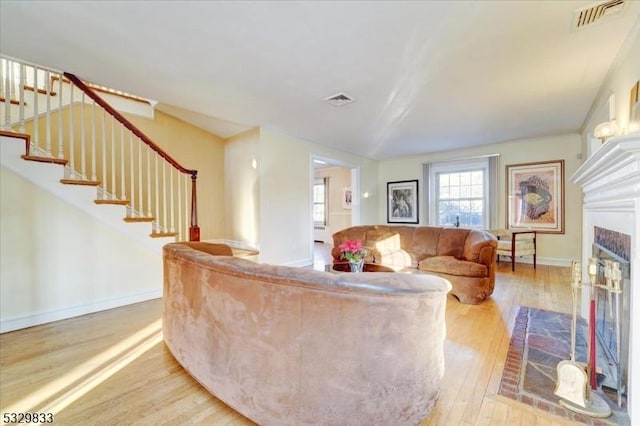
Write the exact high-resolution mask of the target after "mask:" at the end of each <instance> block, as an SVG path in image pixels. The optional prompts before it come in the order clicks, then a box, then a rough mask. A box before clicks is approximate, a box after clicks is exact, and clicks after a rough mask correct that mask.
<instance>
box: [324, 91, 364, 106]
mask: <svg viewBox="0 0 640 426" xmlns="http://www.w3.org/2000/svg"><path fill="white" fill-rule="evenodd" d="M324 100H325V101H327V102H329V103H330V104H331V105H333V106H344V105H346V104H350V103H351V102H355V101H356V100H355V98H353V97H352V96H349V95H347V94H346V93H344V92H340V93H336V94H335V95H331V96H329V97H328V98H324Z"/></svg>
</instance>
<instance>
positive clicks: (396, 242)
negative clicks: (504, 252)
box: [331, 225, 498, 304]
mask: <svg viewBox="0 0 640 426" xmlns="http://www.w3.org/2000/svg"><path fill="white" fill-rule="evenodd" d="M347 240H361V241H362V242H363V244H364V246H365V247H366V248H367V249H368V251H369V253H370V258H369V259H367V260H368V261H369V262H373V263H378V264H381V265H385V266H389V267H391V268H393V269H394V270H396V271H398V272H408V273H412V274H415V273H428V274H434V275H438V276H441V277H443V278H446V279H447V280H449V281H450V282H451V285H452V286H453V289H452V290H451V294H453V295H454V296H455V297H457V298H458V300H459V301H460V302H462V303H468V304H477V303H481V302H482V301H484V300H486V299H487V298H488V297H489V296H491V294H492V293H493V289H494V287H495V280H496V253H497V247H498V240H497V239H496V237H495V236H493V235H491V234H490V233H489V232H485V231H479V230H474V229H466V228H448V227H436V226H398V225H362V226H352V227H349V228H345V229H343V230H341V231H338V232H336V233H335V234H333V249H332V252H331V254H332V255H333V258H334V261H338V260H340V249H339V246H340V244H342V243H343V242H345V241H347Z"/></svg>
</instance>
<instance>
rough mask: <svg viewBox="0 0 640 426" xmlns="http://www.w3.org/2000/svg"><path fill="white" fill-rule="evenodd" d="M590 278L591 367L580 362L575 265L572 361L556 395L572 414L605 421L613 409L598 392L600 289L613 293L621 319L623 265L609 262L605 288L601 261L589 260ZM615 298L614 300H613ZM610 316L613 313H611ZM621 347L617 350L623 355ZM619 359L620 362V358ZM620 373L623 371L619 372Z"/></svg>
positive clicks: (561, 367)
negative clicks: (598, 279)
mask: <svg viewBox="0 0 640 426" xmlns="http://www.w3.org/2000/svg"><path fill="white" fill-rule="evenodd" d="M587 272H588V275H589V284H590V300H589V304H590V305H589V336H588V342H587V363H586V364H584V363H581V362H578V361H577V360H576V335H577V323H578V321H577V311H578V291H579V289H580V287H581V284H580V282H581V270H580V264H579V263H577V262H572V263H571V278H572V280H571V295H572V298H573V313H572V314H573V315H572V318H571V352H570V354H569V357H570V358H569V360H564V361H560V362H559V363H558V366H557V372H558V379H557V382H556V388H555V390H554V391H553V393H554V394H555V395H556V396H558V397H560V405H562V406H563V407H566V408H567V409H569V410H572V411H575V412H577V413H580V414H584V415H586V416H590V417H599V418H605V417H609V416H610V415H611V408H609V405H608V404H607V402H606V401H605V400H604V399H603V398H602V397H601V396H600V395H599V394H597V393H595V392H594V391H595V390H597V389H598V378H597V373H596V336H595V333H596V288H597V287H601V288H604V289H605V290H607V292H608V293H609V297H608V299H609V304H611V303H612V299H614V298H615V299H614V300H615V303H616V310H615V312H616V315H617V316H618V317H619V316H620V308H621V305H620V303H621V301H620V293H621V289H620V281H621V273H620V265H619V264H618V263H617V262H612V261H609V260H606V261H605V267H604V276H605V283H606V284H605V285H602V284H597V283H596V277H597V273H598V259H596V258H594V257H592V258H590V259H589V264H588V271H587ZM611 296H614V298H613V297H611ZM609 312H612V310H611V309H609ZM615 323H616V338H617V342H620V321H619V318H617V321H616V322H615ZM619 346H620V345H619V344H617V350H618V352H619V351H620V348H619ZM618 359H619V358H618ZM618 371H620V369H618ZM620 404H621V394H620V392H618V405H620Z"/></svg>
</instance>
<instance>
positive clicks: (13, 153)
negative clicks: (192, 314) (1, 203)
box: [0, 132, 176, 254]
mask: <svg viewBox="0 0 640 426" xmlns="http://www.w3.org/2000/svg"><path fill="white" fill-rule="evenodd" d="M19 142H24V138H21V137H20V136H13V135H6V132H3V133H2V134H0V163H1V164H2V166H3V167H5V168H7V169H9V170H11V171H12V172H13V173H15V174H17V175H19V176H21V177H23V178H25V179H26V180H28V181H30V182H31V183H32V184H34V185H36V186H38V187H40V188H42V189H43V190H45V191H47V192H49V193H50V194H52V195H54V196H56V197H58V198H60V199H62V200H64V201H65V202H67V203H68V204H70V205H72V206H74V207H76V208H78V209H80V210H82V211H84V212H85V213H87V214H88V215H90V216H91V217H93V218H94V219H95V220H97V221H99V222H101V223H103V224H105V225H107V226H109V227H111V228H113V229H114V230H115V231H118V232H120V233H122V234H124V235H126V236H127V237H130V238H131V239H133V240H135V241H137V242H139V243H140V244H141V245H143V246H144V247H146V248H148V249H150V250H152V251H153V252H156V253H159V254H161V253H162V246H164V245H165V244H167V243H170V242H175V240H176V239H175V237H173V238H172V237H163V238H150V237H149V235H150V227H151V225H150V224H149V223H147V222H125V221H124V220H123V218H125V217H126V216H127V206H126V205H125V206H123V205H119V204H116V205H109V204H106V205H105V204H99V203H97V202H96V198H97V196H98V194H97V189H96V187H94V186H86V185H63V184H61V183H60V180H61V179H62V178H63V177H64V176H63V175H64V169H61V168H59V167H55V166H58V164H55V163H54V164H51V163H43V162H38V161H24V160H23V159H22V155H23V154H24V152H25V150H24V143H19ZM127 204H128V203H127Z"/></svg>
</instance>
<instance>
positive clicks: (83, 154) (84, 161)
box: [80, 92, 87, 179]
mask: <svg viewBox="0 0 640 426" xmlns="http://www.w3.org/2000/svg"><path fill="white" fill-rule="evenodd" d="M85 99H86V98H85V94H84V92H82V98H81V100H80V178H81V179H86V177H87V159H86V157H87V152H86V149H87V148H86V146H87V140H86V135H85V133H86V129H85V119H84V107H85V106H86V103H85V102H86V100H85Z"/></svg>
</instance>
